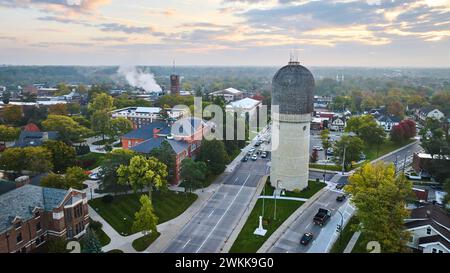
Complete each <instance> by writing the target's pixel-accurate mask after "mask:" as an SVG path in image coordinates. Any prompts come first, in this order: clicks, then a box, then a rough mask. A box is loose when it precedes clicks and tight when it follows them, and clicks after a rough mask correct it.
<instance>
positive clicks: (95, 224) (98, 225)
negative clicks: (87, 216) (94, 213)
mask: <svg viewBox="0 0 450 273" xmlns="http://www.w3.org/2000/svg"><path fill="white" fill-rule="evenodd" d="M89 227H90V228H92V229H93V230H100V229H101V228H102V227H103V224H102V223H100V222H98V221H94V220H92V219H91V220H90V223H89Z"/></svg>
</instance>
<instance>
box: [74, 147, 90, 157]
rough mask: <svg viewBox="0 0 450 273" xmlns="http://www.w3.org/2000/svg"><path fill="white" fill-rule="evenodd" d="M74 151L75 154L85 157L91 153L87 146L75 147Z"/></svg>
mask: <svg viewBox="0 0 450 273" xmlns="http://www.w3.org/2000/svg"><path fill="white" fill-rule="evenodd" d="M75 150H76V152H77V155H85V154H88V153H90V152H91V149H90V148H89V145H80V146H75Z"/></svg>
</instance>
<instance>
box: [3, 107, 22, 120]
mask: <svg viewBox="0 0 450 273" xmlns="http://www.w3.org/2000/svg"><path fill="white" fill-rule="evenodd" d="M22 118H23V111H22V107H21V106H19V105H8V106H6V107H5V108H3V120H4V121H5V122H6V123H8V124H19V123H20V121H21V120H22Z"/></svg>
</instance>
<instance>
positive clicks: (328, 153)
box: [326, 148, 334, 156]
mask: <svg viewBox="0 0 450 273" xmlns="http://www.w3.org/2000/svg"><path fill="white" fill-rule="evenodd" d="M326 154H327V155H330V156H331V155H333V154H334V153H333V148H328V149H327V152H326Z"/></svg>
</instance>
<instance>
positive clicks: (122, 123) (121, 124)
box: [109, 117, 133, 138]
mask: <svg viewBox="0 0 450 273" xmlns="http://www.w3.org/2000/svg"><path fill="white" fill-rule="evenodd" d="M131 130H133V123H132V122H131V121H130V120H129V119H127V118H124V117H118V118H114V119H112V120H111V128H110V130H109V135H110V137H111V138H115V137H119V136H122V135H124V134H126V133H128V132H130V131H131Z"/></svg>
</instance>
